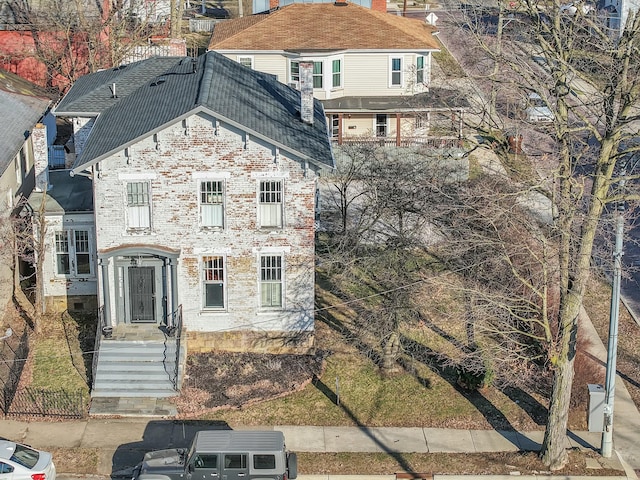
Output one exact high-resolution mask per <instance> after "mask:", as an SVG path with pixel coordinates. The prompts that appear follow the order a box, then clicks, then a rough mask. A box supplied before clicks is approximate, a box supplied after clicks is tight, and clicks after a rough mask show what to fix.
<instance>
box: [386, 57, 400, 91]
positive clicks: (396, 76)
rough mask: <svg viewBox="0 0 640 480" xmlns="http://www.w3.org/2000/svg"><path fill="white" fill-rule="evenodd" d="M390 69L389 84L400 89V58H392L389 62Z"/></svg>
mask: <svg viewBox="0 0 640 480" xmlns="http://www.w3.org/2000/svg"><path fill="white" fill-rule="evenodd" d="M389 64H390V65H389V67H390V74H391V78H390V82H389V84H390V85H391V86H392V87H401V86H402V58H400V57H392V58H391V59H390V60H389Z"/></svg>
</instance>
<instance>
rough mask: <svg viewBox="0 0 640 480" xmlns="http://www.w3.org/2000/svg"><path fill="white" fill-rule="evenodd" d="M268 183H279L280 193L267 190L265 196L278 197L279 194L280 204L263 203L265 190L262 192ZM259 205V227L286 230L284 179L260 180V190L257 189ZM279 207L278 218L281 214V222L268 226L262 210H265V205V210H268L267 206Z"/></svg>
mask: <svg viewBox="0 0 640 480" xmlns="http://www.w3.org/2000/svg"><path fill="white" fill-rule="evenodd" d="M267 183H277V184H279V186H280V187H279V190H278V191H272V190H269V191H267V190H265V191H264V195H265V196H266V195H273V194H274V193H275V194H276V195H278V194H279V200H280V201H279V202H278V201H276V202H268V201H263V198H264V197H263V190H262V186H263V184H267ZM257 203H258V227H259V228H261V229H282V228H284V224H285V222H284V203H285V199H284V179H283V178H260V179H258V189H257ZM271 204H274V205H279V207H278V211H277V214H276V216H278V214H279V222H278V223H277V224H275V225H266V224H265V222H264V217H265V215H263V213H262V210H263V207H262V206H263V205H265V209H266V205H271Z"/></svg>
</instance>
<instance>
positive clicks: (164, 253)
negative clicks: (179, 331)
mask: <svg viewBox="0 0 640 480" xmlns="http://www.w3.org/2000/svg"><path fill="white" fill-rule="evenodd" d="M179 255H180V252H179V251H175V250H169V249H166V248H161V247H153V246H138V245H130V246H123V247H118V248H114V249H110V250H108V251H103V252H99V253H98V261H99V265H100V269H101V275H100V279H101V282H100V283H101V286H100V291H101V297H102V304H103V310H104V312H103V315H104V319H105V323H106V325H110V326H116V325H119V324H155V325H159V326H162V325H163V326H166V327H173V319H174V316H175V312H176V311H177V309H178V304H179V303H178V291H177V272H176V269H177V259H178V257H179Z"/></svg>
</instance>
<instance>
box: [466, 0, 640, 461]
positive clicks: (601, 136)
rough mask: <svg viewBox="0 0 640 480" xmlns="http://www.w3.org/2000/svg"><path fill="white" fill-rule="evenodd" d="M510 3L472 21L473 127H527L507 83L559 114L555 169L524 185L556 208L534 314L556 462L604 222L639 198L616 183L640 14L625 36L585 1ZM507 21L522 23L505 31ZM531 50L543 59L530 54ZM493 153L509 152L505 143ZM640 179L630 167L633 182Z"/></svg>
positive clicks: (546, 454) (628, 135) (631, 111)
mask: <svg viewBox="0 0 640 480" xmlns="http://www.w3.org/2000/svg"><path fill="white" fill-rule="evenodd" d="M509 8H510V5H508V4H506V3H505V2H501V1H500V2H498V7H497V8H496V9H493V10H492V11H489V12H484V13H483V14H482V16H481V17H479V16H478V15H477V14H476V15H472V16H471V18H470V19H469V18H466V19H465V21H466V28H468V29H469V30H471V31H472V32H473V33H474V40H475V46H476V47H477V51H478V52H481V54H480V55H478V56H477V57H476V58H477V61H476V65H475V68H474V69H473V71H475V72H476V73H482V75H481V77H482V78H481V83H480V85H481V86H482V87H483V88H484V90H485V93H487V95H486V98H488V99H489V100H488V105H487V104H485V105H484V107H485V110H484V111H485V112H486V113H485V114H483V115H480V116H479V117H476V118H480V119H481V120H482V123H479V124H477V125H476V127H477V128H478V129H479V130H480V131H481V132H483V133H484V134H491V135H492V136H494V137H495V138H500V137H501V132H500V131H496V130H495V129H496V128H497V127H500V126H502V127H503V128H504V127H509V126H511V127H513V126H517V127H519V129H520V131H525V129H526V128H527V127H526V126H525V125H524V124H523V123H518V122H521V121H522V119H518V118H508V117H505V116H500V115H499V114H500V113H503V112H500V109H499V108H498V106H499V105H498V102H497V99H498V98H499V97H500V95H501V92H503V91H505V90H508V91H513V92H518V96H519V97H520V98H526V97H527V95H528V94H529V93H536V94H537V95H539V97H540V98H541V99H542V100H543V101H544V102H545V104H546V107H547V108H548V109H549V110H550V111H551V112H552V121H551V122H550V128H549V132H548V136H549V138H550V139H551V140H552V143H551V144H552V145H553V148H552V149H551V150H550V151H548V152H546V153H547V155H548V157H547V158H548V159H549V160H551V161H552V165H553V168H551V169H550V170H549V171H547V172H544V173H543V172H542V171H541V170H538V173H540V174H541V175H540V177H536V176H535V175H534V176H532V177H530V178H529V179H528V180H527V182H528V185H527V188H536V189H537V190H538V191H539V192H542V193H544V194H545V195H546V196H547V197H548V198H549V199H550V200H551V201H552V202H553V205H554V206H555V207H556V215H555V217H554V219H553V223H552V225H551V227H550V228H549V230H548V232H546V237H545V238H546V239H547V240H545V241H549V242H551V243H550V244H549V246H550V247H551V248H549V249H546V250H545V252H547V253H546V255H548V254H551V253H553V254H554V255H553V258H551V256H547V258H544V261H545V263H547V265H551V266H554V267H553V268H554V269H557V270H556V271H557V273H555V274H554V275H550V276H548V277H547V280H546V282H547V286H546V288H547V289H548V290H549V291H551V289H553V290H555V291H557V299H558V300H557V308H554V309H547V310H540V311H539V312H537V314H536V315H537V316H538V317H539V318H540V319H544V316H545V315H546V316H547V317H548V320H549V322H548V329H549V333H548V334H547V335H546V337H545V338H546V343H547V345H546V356H547V362H548V365H549V367H550V369H551V371H552V373H553V382H552V392H551V397H550V405H549V414H548V420H547V425H546V430H545V437H544V442H543V445H542V451H541V457H542V459H543V460H544V462H545V464H547V465H548V466H549V467H550V468H551V469H552V470H557V469H560V468H562V467H563V466H564V465H565V464H566V461H567V453H566V451H565V437H566V427H567V421H568V413H569V401H570V392H571V386H572V383H573V361H574V358H575V355H576V338H577V328H578V323H577V321H578V314H579V311H580V308H581V305H582V299H583V295H584V292H585V286H586V283H587V280H588V278H589V275H590V273H591V268H592V261H593V260H592V258H593V253H594V245H595V242H596V238H597V234H598V228H599V225H600V224H601V220H602V218H603V215H605V214H606V212H607V210H606V209H607V206H608V205H613V204H615V202H619V201H623V200H636V199H637V198H638V196H637V193H636V192H634V191H629V190H627V191H624V192H623V191H621V190H620V189H619V188H617V185H618V184H619V182H620V180H621V179H622V177H621V176H620V175H619V172H620V171H622V170H621V168H620V164H621V163H622V162H626V161H627V160H628V158H629V157H630V156H633V155H635V153H636V150H637V147H635V146H633V145H634V142H632V141H630V140H631V139H632V138H633V137H634V136H635V135H636V132H637V130H638V129H637V123H635V122H637V120H638V117H637V112H638V110H637V107H636V104H637V101H638V94H639V92H640V88H639V87H640V84H639V82H640V76H639V75H638V73H639V72H638V66H639V63H638V57H637V45H638V41H639V39H640V17H638V16H637V15H635V14H634V13H631V14H630V15H629V17H628V19H627V24H626V25H625V28H624V31H623V33H622V35H621V36H618V35H617V34H616V33H615V32H612V31H610V30H608V28H607V25H606V23H604V22H603V21H602V16H601V15H597V14H594V13H593V12H592V10H591V9H588V8H583V7H582V6H581V5H579V6H578V7H577V8H575V9H573V10H567V9H566V7H565V6H563V5H562V2H560V1H558V0H553V1H545V2H542V1H535V0H524V1H521V2H520V3H519V9H518V10H517V11H508V10H509ZM472 13H473V12H472ZM475 13H477V12H475ZM478 18H482V19H483V21H481V22H478ZM507 21H509V22H513V23H514V24H519V27H518V28H513V29H512V30H511V33H506V32H505V29H504V28H503V27H506V22H507ZM522 32H526V34H523V33H522ZM532 57H535V58H536V59H540V60H539V61H538V62H537V63H536V62H533V61H532ZM481 66H482V67H484V68H480V67H481ZM487 119H489V120H487ZM524 120H526V119H524ZM528 128H531V126H529V127H528ZM496 153H498V154H499V155H501V156H502V158H503V159H504V160H505V161H508V160H509V159H508V154H507V149H498V150H497V151H496ZM636 177H637V174H636V173H631V174H629V171H628V170H627V174H626V175H625V176H624V178H625V179H626V180H627V182H626V183H627V186H628V185H629V184H630V183H631V184H632V183H633V182H632V180H633V179H635V178H636ZM521 180H522V179H521ZM541 298H542V297H541ZM544 305H545V304H542V306H544ZM546 323H547V322H546V320H545V322H544V324H546Z"/></svg>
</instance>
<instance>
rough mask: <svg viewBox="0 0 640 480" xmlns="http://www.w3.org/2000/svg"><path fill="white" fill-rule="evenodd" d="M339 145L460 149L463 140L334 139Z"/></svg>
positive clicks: (408, 138) (423, 138)
mask: <svg viewBox="0 0 640 480" xmlns="http://www.w3.org/2000/svg"><path fill="white" fill-rule="evenodd" d="M331 140H332V141H333V143H336V144H338V145H376V146H380V147H422V146H424V147H431V148H442V149H444V148H459V147H460V146H461V140H460V139H459V138H457V137H444V138H428V137H403V138H401V139H400V142H399V143H398V140H397V138H396V137H342V139H339V138H332V139H331Z"/></svg>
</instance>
